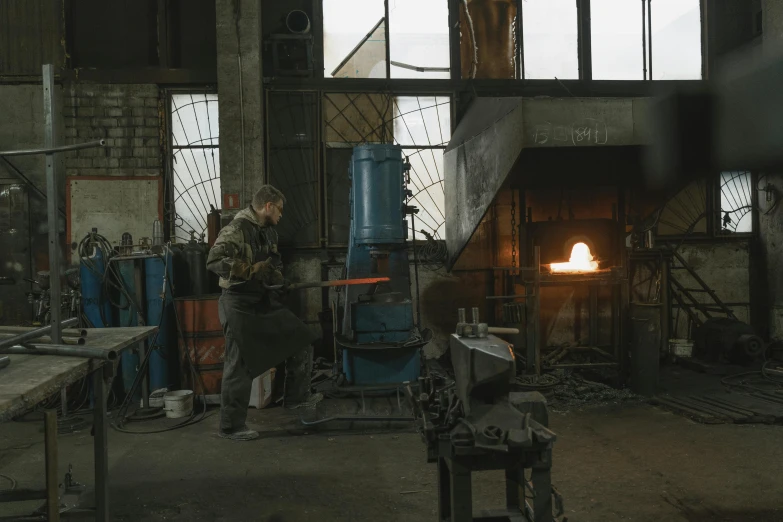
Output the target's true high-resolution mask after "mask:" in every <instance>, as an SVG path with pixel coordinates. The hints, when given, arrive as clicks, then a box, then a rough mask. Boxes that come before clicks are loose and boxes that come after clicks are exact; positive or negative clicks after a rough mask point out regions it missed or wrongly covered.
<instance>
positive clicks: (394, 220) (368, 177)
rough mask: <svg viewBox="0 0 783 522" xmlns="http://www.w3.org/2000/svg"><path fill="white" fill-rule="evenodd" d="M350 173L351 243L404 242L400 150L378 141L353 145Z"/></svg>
mask: <svg viewBox="0 0 783 522" xmlns="http://www.w3.org/2000/svg"><path fill="white" fill-rule="evenodd" d="M350 174H351V178H352V191H351V205H352V208H351V214H352V217H353V219H352V228H353V230H352V232H353V241H354V244H356V245H373V244H394V243H403V242H404V241H405V225H404V221H403V219H404V213H403V204H404V197H405V188H404V183H403V162H402V149H401V148H400V147H399V146H397V145H379V144H373V145H360V146H358V147H354V149H353V156H352V157H351V166H350Z"/></svg>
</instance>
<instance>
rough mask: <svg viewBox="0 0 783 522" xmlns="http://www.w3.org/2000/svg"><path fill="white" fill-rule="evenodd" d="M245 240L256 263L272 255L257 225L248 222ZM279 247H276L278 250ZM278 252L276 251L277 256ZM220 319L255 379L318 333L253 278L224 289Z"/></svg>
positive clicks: (274, 293) (296, 350) (245, 229)
mask: <svg viewBox="0 0 783 522" xmlns="http://www.w3.org/2000/svg"><path fill="white" fill-rule="evenodd" d="M245 223H247V224H246V225H245V224H244V223H243V225H244V226H243V227H242V229H243V232H244V233H245V241H246V242H247V243H249V244H250V245H251V248H252V250H253V252H255V259H254V262H258V261H266V259H267V258H268V257H270V248H269V247H270V245H268V244H266V245H261V244H260V243H261V241H266V238H265V236H264V235H263V234H261V233H259V230H258V228H257V227H256V226H254V225H252V224H251V223H249V222H247V221H245ZM275 250H276V249H275ZM276 254H277V253H276V252H275V255H276ZM220 301H221V304H222V306H221V307H220V310H221V312H222V313H221V315H223V317H220V322H221V324H223V329H224V332H226V326H228V330H229V332H228V333H229V335H230V336H231V337H232V339H233V340H234V342H236V343H237V346H238V348H239V353H240V354H241V356H242V360H243V361H244V362H245V365H246V366H247V368H248V370H249V371H250V373H251V375H252V377H253V378H255V377H257V376H258V375H261V374H262V373H264V372H266V371H267V370H269V369H270V368H274V367H275V366H277V365H278V364H280V363H282V362H283V361H285V360H286V359H288V358H289V357H291V356H292V355H294V354H295V353H298V352H300V351H302V350H303V349H305V348H306V347H307V346H309V345H310V344H312V343H313V342H314V341H315V340H316V339H318V336H317V335H315V334H314V333H313V331H312V330H311V329H310V327H309V326H307V325H306V324H305V323H304V322H302V320H301V319H299V318H298V317H297V316H296V315H295V314H294V313H293V312H292V311H291V310H289V309H287V308H285V307H284V306H283V305H282V303H280V301H279V298H278V295H277V293H276V292H274V291H269V290H265V289H264V288H263V285H262V284H261V282H260V281H257V280H253V281H249V282H248V283H245V284H243V285H241V286H240V287H239V288H233V289H228V290H224V291H223V295H221V296H220Z"/></svg>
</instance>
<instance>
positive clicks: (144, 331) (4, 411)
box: [0, 326, 157, 522]
mask: <svg viewBox="0 0 783 522" xmlns="http://www.w3.org/2000/svg"><path fill="white" fill-rule="evenodd" d="M156 331H157V326H142V327H131V328H94V329H89V330H88V335H87V336H86V338H85V340H86V344H85V346H89V347H93V348H102V349H105V350H114V351H116V352H118V353H120V352H122V351H123V350H126V349H127V348H129V347H131V346H133V345H134V344H136V343H144V341H145V340H146V339H147V338H148V337H149V336H150V335H151V334H154V333H155V332H156ZM9 357H10V359H11V363H10V365H9V366H7V367H6V368H3V369H0V422H4V421H9V420H11V419H12V418H14V417H15V416H17V415H19V414H20V413H23V412H24V411H26V410H28V409H29V408H31V407H33V406H35V405H36V404H38V403H40V402H41V401H43V400H44V399H46V398H47V397H50V396H51V395H52V394H54V393H56V392H58V391H59V390H60V389H61V388H62V387H63V386H68V385H70V384H73V383H75V382H76V381H78V380H79V379H81V378H83V377H85V376H88V375H91V376H92V383H93V393H94V397H95V406H94V411H93V415H94V426H93V430H94V448H95V453H94V454H95V520H96V521H101V522H103V521H107V520H109V488H108V475H109V458H108V439H107V434H108V433H107V432H108V421H107V417H106V402H107V394H108V384H109V383H110V381H111V379H112V378H113V377H114V375H115V374H116V370H117V363H118V361H119V358H118V359H117V361H113V362H112V361H102V360H97V359H84V358H82V357H61V356H51V355H10V356H9ZM45 417H46V418H45V425H46V429H45V447H46V489H45V490H13V491H10V492H7V493H4V494H3V495H2V496H0V503H2V502H13V501H19V500H38V499H40V500H47V504H48V505H47V510H48V517H47V519H48V520H49V521H59V520H60V518H59V511H58V510H59V499H58V477H57V426H56V413H55V412H53V411H49V412H46V414H45ZM0 519H2V518H0Z"/></svg>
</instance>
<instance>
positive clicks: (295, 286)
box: [264, 277, 391, 290]
mask: <svg viewBox="0 0 783 522" xmlns="http://www.w3.org/2000/svg"><path fill="white" fill-rule="evenodd" d="M389 281H391V279H389V278H388V277H366V278H363V279H336V280H334V281H313V282H307V283H292V284H290V285H288V289H289V290H301V289H303V288H329V287H332V286H352V285H371V284H376V283H387V282H389ZM283 286H284V285H267V284H265V285H264V288H266V289H267V290H280V289H281V288H283Z"/></svg>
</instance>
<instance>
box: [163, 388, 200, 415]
mask: <svg viewBox="0 0 783 522" xmlns="http://www.w3.org/2000/svg"><path fill="white" fill-rule="evenodd" d="M163 402H164V406H163V410H164V411H165V412H166V417H168V418H169V419H180V418H182V417H187V416H189V415H190V414H191V413H192V412H193V392H192V391H191V390H177V391H170V392H168V393H166V395H164V396H163Z"/></svg>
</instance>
